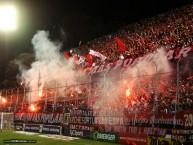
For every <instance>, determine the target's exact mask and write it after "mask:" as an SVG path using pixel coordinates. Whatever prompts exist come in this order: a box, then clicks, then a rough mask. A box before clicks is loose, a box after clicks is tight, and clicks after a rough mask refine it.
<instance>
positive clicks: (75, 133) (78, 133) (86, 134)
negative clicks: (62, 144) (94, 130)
mask: <svg viewBox="0 0 193 145" xmlns="http://www.w3.org/2000/svg"><path fill="white" fill-rule="evenodd" d="M64 135H66V136H72V137H80V138H87V139H89V138H90V131H89V130H80V129H64Z"/></svg>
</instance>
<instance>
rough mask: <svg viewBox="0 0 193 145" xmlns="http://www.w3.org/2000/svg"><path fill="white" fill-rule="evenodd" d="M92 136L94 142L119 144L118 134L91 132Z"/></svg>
mask: <svg viewBox="0 0 193 145" xmlns="http://www.w3.org/2000/svg"><path fill="white" fill-rule="evenodd" d="M90 135H91V136H90V137H91V139H94V140H98V141H105V142H113V143H118V133H113V132H98V131H91V133H90Z"/></svg>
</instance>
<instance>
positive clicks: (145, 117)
mask: <svg viewBox="0 0 193 145" xmlns="http://www.w3.org/2000/svg"><path fill="white" fill-rule="evenodd" d="M192 114H193V111H191V112H189V116H191V115H192ZM175 118H176V119H175ZM188 120H189V123H188V125H192V124H191V122H190V119H188ZM14 121H15V123H21V122H22V123H25V122H28V123H46V124H64V125H66V126H68V127H69V128H71V129H83V130H94V128H95V127H96V126H102V125H105V126H143V127H152V126H155V127H158V126H159V127H160V128H166V127H167V128H173V127H174V124H175V127H177V128H184V125H186V123H187V114H183V113H180V114H179V113H178V114H176V117H175V116H174V114H157V115H154V114H121V113H120V114H119V115H114V114H111V113H104V110H74V111H72V112H71V113H68V116H67V117H66V114H62V113H50V114H48V113H16V114H15V120H14ZM89 127H90V128H89ZM86 128H87V129H86ZM88 128H89V129H88ZM123 129H124V128H123Z"/></svg>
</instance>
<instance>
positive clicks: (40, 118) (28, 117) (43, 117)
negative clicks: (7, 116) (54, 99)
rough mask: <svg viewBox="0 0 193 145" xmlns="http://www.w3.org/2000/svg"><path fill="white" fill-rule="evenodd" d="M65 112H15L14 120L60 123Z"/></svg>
mask: <svg viewBox="0 0 193 145" xmlns="http://www.w3.org/2000/svg"><path fill="white" fill-rule="evenodd" d="M63 120H64V114H63V113H15V116H14V122H15V123H17V122H29V123H46V124H59V123H63Z"/></svg>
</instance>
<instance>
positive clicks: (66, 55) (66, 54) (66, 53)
mask: <svg viewBox="0 0 193 145" xmlns="http://www.w3.org/2000/svg"><path fill="white" fill-rule="evenodd" d="M64 56H65V57H66V59H67V60H68V59H69V58H70V56H69V54H68V52H66V51H64Z"/></svg>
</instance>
